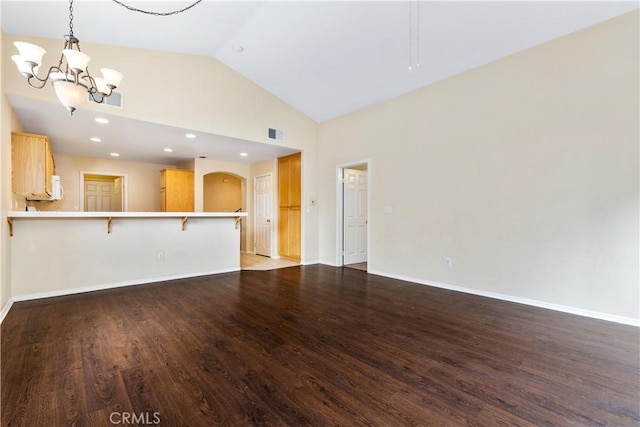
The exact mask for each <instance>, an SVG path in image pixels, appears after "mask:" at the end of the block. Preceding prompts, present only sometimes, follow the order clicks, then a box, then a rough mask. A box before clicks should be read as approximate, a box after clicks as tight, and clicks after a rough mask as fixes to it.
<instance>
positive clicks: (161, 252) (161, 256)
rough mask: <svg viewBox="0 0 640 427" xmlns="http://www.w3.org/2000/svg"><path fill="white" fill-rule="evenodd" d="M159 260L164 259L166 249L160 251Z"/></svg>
mask: <svg viewBox="0 0 640 427" xmlns="http://www.w3.org/2000/svg"><path fill="white" fill-rule="evenodd" d="M158 261H164V251H158Z"/></svg>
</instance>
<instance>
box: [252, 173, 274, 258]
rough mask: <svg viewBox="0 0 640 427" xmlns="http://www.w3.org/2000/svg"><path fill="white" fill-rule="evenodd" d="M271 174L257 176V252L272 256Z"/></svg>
mask: <svg viewBox="0 0 640 427" xmlns="http://www.w3.org/2000/svg"><path fill="white" fill-rule="evenodd" d="M271 181H272V180H271V175H264V176H259V177H257V178H256V185H255V192H256V205H255V212H256V216H255V218H256V226H255V236H256V237H255V253H256V254H257V255H265V256H268V257H270V256H271V224H272V222H271V218H272V216H271V214H272V206H273V196H272V189H271Z"/></svg>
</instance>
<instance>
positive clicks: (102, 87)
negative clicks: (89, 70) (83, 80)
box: [93, 77, 111, 96]
mask: <svg viewBox="0 0 640 427" xmlns="http://www.w3.org/2000/svg"><path fill="white" fill-rule="evenodd" d="M93 81H94V82H96V89H98V92H100V93H101V94H103V95H104V96H109V95H111V89H109V86H107V82H105V81H104V79H102V78H100V77H94V78H93Z"/></svg>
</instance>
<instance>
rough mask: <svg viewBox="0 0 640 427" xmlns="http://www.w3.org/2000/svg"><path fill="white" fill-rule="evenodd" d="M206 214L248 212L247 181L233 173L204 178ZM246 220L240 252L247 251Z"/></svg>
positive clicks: (241, 222) (244, 220)
mask: <svg viewBox="0 0 640 427" xmlns="http://www.w3.org/2000/svg"><path fill="white" fill-rule="evenodd" d="M202 180H203V182H202V184H203V187H202V188H203V193H202V197H203V199H202V205H203V209H202V210H203V211H204V212H246V211H247V204H246V179H245V178H244V177H242V176H240V175H236V174H234V173H232V172H211V173H208V174H206V175H204V176H203V177H202ZM246 229H247V225H246V218H242V220H241V221H240V252H245V251H246V244H245V238H246V234H247V233H246Z"/></svg>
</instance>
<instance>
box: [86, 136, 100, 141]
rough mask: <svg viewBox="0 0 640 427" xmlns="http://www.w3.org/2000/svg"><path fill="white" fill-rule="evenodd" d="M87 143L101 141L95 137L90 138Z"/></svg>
mask: <svg viewBox="0 0 640 427" xmlns="http://www.w3.org/2000/svg"><path fill="white" fill-rule="evenodd" d="M89 141H91V142H102V140H101V139H100V138H97V137H95V136H94V137H92V138H89Z"/></svg>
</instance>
